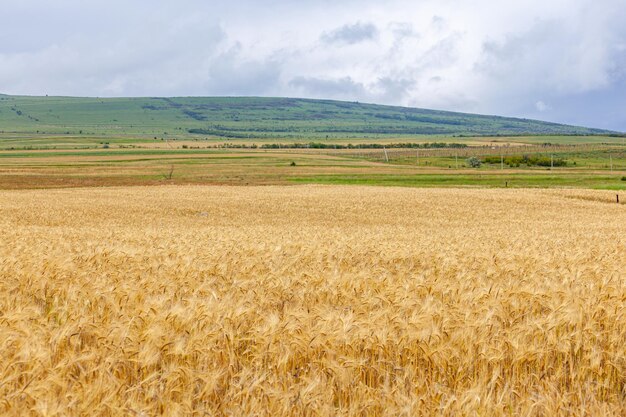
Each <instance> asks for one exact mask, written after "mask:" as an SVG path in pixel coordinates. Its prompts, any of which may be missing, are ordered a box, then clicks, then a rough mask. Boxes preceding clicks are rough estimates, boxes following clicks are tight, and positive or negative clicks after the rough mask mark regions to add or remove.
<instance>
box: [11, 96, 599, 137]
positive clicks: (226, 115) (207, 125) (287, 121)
mask: <svg viewBox="0 0 626 417" xmlns="http://www.w3.org/2000/svg"><path fill="white" fill-rule="evenodd" d="M0 132H2V133H32V134H36V133H39V134H44V133H45V134H74V135H76V134H79V135H112V134H113V135H141V136H159V137H161V136H163V135H169V136H184V137H217V138H241V139H244V138H258V139H263V138H294V139H297V138H311V139H316V138H318V139H320V138H327V137H328V138H380V137H408V136H420V135H522V134H530V135H535V134H547V135H590V134H606V133H611V132H608V131H605V130H600V129H589V128H584V127H576V126H567V125H561V124H556V123H547V122H541V121H537V120H527V119H516V118H509V117H497V116H484V115H475V114H465V113H454V112H445V111H435V110H424V109H416V108H406V107H394V106H381V105H375V104H362V103H354V102H342V101H331V100H309V99H293V98H258V97H206V98H205V97H184V98H73V97H24V96H6V95H0Z"/></svg>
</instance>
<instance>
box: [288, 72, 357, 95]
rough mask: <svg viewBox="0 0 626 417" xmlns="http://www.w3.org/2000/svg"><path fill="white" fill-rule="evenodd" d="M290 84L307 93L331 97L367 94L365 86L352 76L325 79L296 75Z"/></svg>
mask: <svg viewBox="0 0 626 417" xmlns="http://www.w3.org/2000/svg"><path fill="white" fill-rule="evenodd" d="M289 85H290V86H291V87H294V88H296V89H298V90H300V91H302V92H303V93H305V94H307V95H311V94H314V95H316V96H318V95H319V96H326V97H329V98H343V99H351V98H354V97H364V96H366V95H367V90H366V88H365V86H364V85H363V84H361V83H358V82H355V81H354V80H353V79H352V78H351V77H343V78H338V79H324V78H316V77H295V78H293V79H292V80H291V81H290V82H289Z"/></svg>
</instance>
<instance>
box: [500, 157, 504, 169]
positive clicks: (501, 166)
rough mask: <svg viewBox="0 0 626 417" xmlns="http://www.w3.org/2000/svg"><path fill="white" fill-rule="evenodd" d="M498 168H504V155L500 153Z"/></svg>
mask: <svg viewBox="0 0 626 417" xmlns="http://www.w3.org/2000/svg"><path fill="white" fill-rule="evenodd" d="M500 169H504V155H503V154H500Z"/></svg>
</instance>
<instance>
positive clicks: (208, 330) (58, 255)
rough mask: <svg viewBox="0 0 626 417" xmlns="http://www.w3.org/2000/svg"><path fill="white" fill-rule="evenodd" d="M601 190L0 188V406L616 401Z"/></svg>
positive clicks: (145, 411)
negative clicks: (10, 189)
mask: <svg viewBox="0 0 626 417" xmlns="http://www.w3.org/2000/svg"><path fill="white" fill-rule="evenodd" d="M613 199H614V193H612V192H608V191H607V192H604V191H581V190H577V191H568V190H525V189H517V190H511V189H508V190H502V189H500V190H496V189H492V190H489V189H477V190H472V189H463V190H461V189H446V190H443V189H409V188H393V187H389V188H378V187H371V188H368V187H340V186H292V187H281V186H271V187H220V186H213V187H207V186H171V187H170V186H161V187H127V188H125V187H118V188H116V187H112V188H90V189H87V188H85V189H82V188H81V189H73V190H69V189H61V190H21V191H0V233H1V236H2V239H0V414H2V415H10V416H22V415H40V416H57V415H58V416H62V415H85V416H95V415H104V416H107V415H130V416H147V415H159V414H162V415H170V416H172V415H197V416H202V415H209V416H213V415H216V416H221V415H228V416H245V415H258V416H266V415H273V416H279V415H287V416H289V415H293V416H301V415H305V416H332V415H347V416H369V415H372V416H374V415H394V416H396V415H402V416H414V415H424V416H430V415H450V416H453V415H496V416H499V415H524V416H526V415H528V416H558V415H562V416H565V415H613V416H620V415H626V210H625V206H624V205H617V204H615V203H611V202H612V201H613Z"/></svg>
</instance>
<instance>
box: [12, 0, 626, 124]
mask: <svg viewBox="0 0 626 417" xmlns="http://www.w3.org/2000/svg"><path fill="white" fill-rule="evenodd" d="M0 1H2V7H1V10H0V17H1V20H2V24H1V25H0V92H2V93H7V94H31V95H43V94H49V95H53V94H55V95H77V96H180V95H193V96H202V95H260V96H291V97H312V98H333V99H342V100H351V101H362V102H374V103H382V104H398V105H407V106H414V107H424V108H435V109H443V110H453V111H464V112H472V113H485V114H499V115H507V116H518V117H528V118H538V119H542V120H550V121H557V122H563V123H571V124H578V125H585V126H591V127H602V128H609V129H616V130H620V131H626V24H625V23H624V22H626V0H510V1H499V0H472V1H466V0H413V1H406V0H386V1H374V0H358V1H357V0H341V1H326V0H318V1H314V0H299V1H295V0H239V1H237V0H231V1H221V0H215V1H206V0H176V1H174V0H171V1H165V0H133V1H128V0H106V1H104V0H55V1H54V2H52V1H44V0H20V1H13V2H9V1H5V0H0Z"/></svg>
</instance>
